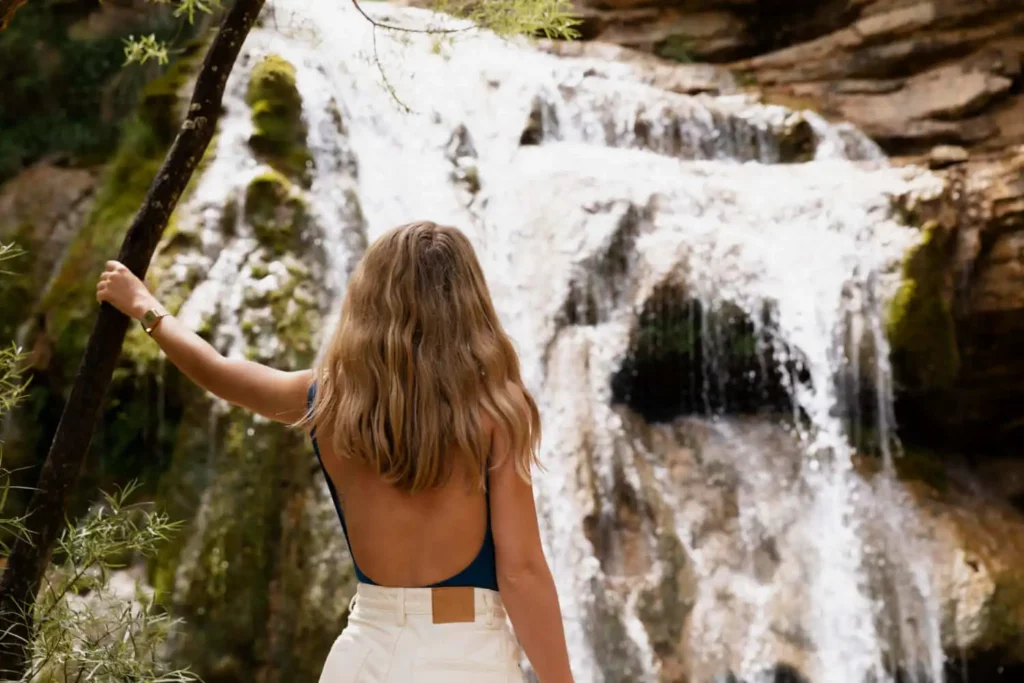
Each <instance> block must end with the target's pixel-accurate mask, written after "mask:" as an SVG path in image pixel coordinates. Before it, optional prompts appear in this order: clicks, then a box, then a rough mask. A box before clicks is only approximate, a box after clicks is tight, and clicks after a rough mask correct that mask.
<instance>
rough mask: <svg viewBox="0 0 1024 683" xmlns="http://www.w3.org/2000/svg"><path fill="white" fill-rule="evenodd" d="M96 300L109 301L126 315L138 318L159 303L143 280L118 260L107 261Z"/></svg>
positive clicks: (97, 286)
mask: <svg viewBox="0 0 1024 683" xmlns="http://www.w3.org/2000/svg"><path fill="white" fill-rule="evenodd" d="M96 300H97V301H99V302H101V303H102V302H104V301H105V302H107V303H108V304H110V305H111V306H113V307H114V308H116V309H117V310H119V311H121V312H122V313H124V314H125V315H127V316H129V317H131V318H134V319H136V320H138V319H139V318H141V317H142V316H143V315H144V314H145V313H146V311H148V310H150V309H153V308H159V303H158V302H157V300H156V297H154V296H153V295H152V294H150V292H149V290H148V289H146V285H144V284H143V283H142V280H140V279H139V278H137V277H135V274H134V273H133V272H132V271H130V270H128V268H127V267H125V266H124V265H122V264H120V263H118V262H117V261H107V269H106V270H105V271H104V272H103V275H101V276H100V281H99V284H97V285H96Z"/></svg>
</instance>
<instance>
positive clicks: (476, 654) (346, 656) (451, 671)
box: [320, 583, 523, 683]
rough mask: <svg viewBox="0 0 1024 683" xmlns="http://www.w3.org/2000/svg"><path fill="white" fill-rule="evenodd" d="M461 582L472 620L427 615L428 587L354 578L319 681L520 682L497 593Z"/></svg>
mask: <svg viewBox="0 0 1024 683" xmlns="http://www.w3.org/2000/svg"><path fill="white" fill-rule="evenodd" d="M465 590H472V591H473V593H474V596H473V603H474V607H475V610H474V611H475V616H474V617H473V618H474V620H473V621H459V622H456V623H434V621H435V617H434V616H433V608H432V606H433V604H434V601H433V600H434V598H433V597H432V594H431V589H429V588H383V587H380V586H370V585H367V584H362V583H361V584H359V587H358V591H357V593H356V597H355V598H354V607H353V609H352V612H351V613H350V614H349V618H348V626H347V627H346V628H345V630H344V631H343V632H342V634H341V636H340V637H339V638H338V639H337V640H336V641H335V642H334V646H333V647H332V648H331V652H330V654H329V655H328V656H327V661H326V663H325V664H324V669H323V673H322V674H321V675H320V683H523V674H522V671H521V669H520V666H519V658H520V653H519V645H518V643H517V642H516V639H515V638H514V637H513V635H512V632H511V630H510V629H509V627H508V624H507V621H506V619H505V608H504V607H503V606H502V604H501V598H500V597H499V596H498V594H497V593H496V592H494V591H490V590H485V589H482V588H474V589H465ZM466 609H467V610H468V607H467V608H466ZM439 611H440V610H439ZM463 616H466V615H463Z"/></svg>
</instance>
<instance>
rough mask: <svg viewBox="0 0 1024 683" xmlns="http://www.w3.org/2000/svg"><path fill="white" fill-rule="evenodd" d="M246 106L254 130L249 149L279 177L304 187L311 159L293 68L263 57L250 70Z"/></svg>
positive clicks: (268, 57) (279, 61) (275, 57)
mask: <svg viewBox="0 0 1024 683" xmlns="http://www.w3.org/2000/svg"><path fill="white" fill-rule="evenodd" d="M246 102H247V103H248V104H249V107H250V108H251V110H252V122H253V127H254V129H255V130H254V132H253V134H252V136H251V137H250V138H249V144H250V145H252V148H253V149H254V150H255V151H256V152H257V153H258V154H259V155H261V156H262V157H263V158H264V159H265V160H266V161H267V162H268V163H269V164H270V165H271V166H273V167H274V168H275V169H277V170H278V171H280V172H281V173H284V174H285V175H287V176H289V177H292V178H296V179H298V180H299V181H300V182H302V183H304V184H308V182H309V180H310V174H309V164H310V161H311V157H310V154H309V150H308V149H307V147H306V124H305V122H304V121H303V119H302V97H301V96H300V95H299V91H298V88H296V87H295V67H293V66H292V65H291V64H290V63H289V62H288V61H287V60H285V59H283V58H282V57H280V56H278V55H269V56H267V57H265V58H264V59H263V60H262V61H260V62H259V63H258V64H257V65H256V66H255V67H254V68H253V70H252V74H251V76H250V80H249V89H248V92H247V93H246Z"/></svg>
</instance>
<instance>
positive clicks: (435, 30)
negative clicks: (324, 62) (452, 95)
mask: <svg viewBox="0 0 1024 683" xmlns="http://www.w3.org/2000/svg"><path fill="white" fill-rule="evenodd" d="M3 1H4V0H0V2H3ZM22 1H24V0H22ZM352 6H353V7H355V8H356V11H357V12H359V13H360V14H362V15H363V18H364V19H366V20H367V21H368V22H370V23H371V24H373V27H374V28H386V29H388V30H389V31H401V32H403V33H433V34H436V33H462V32H464V31H469V30H470V29H474V28H476V26H473V25H472V24H471V25H469V26H463V27H462V28H408V27H406V26H395V25H394V24H385V23H383V22H380V21H377V20H376V19H374V18H373V17H371V16H370V15H369V14H367V13H366V10H364V9H363V7H362V5H360V4H359V0H352Z"/></svg>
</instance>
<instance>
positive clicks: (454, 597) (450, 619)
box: [430, 586, 476, 624]
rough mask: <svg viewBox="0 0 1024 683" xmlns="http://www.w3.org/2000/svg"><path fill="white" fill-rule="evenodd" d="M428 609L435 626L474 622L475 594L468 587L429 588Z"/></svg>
mask: <svg viewBox="0 0 1024 683" xmlns="http://www.w3.org/2000/svg"><path fill="white" fill-rule="evenodd" d="M430 608H431V613H432V616H433V619H434V623H435V624H456V623H466V622H470V621H476V592H475V591H474V590H473V589H472V588H470V587H468V586H455V587H448V588H431V589H430Z"/></svg>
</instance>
